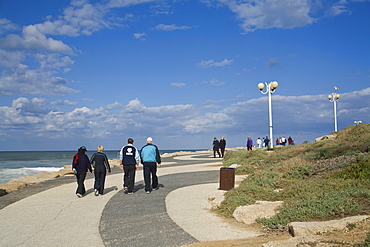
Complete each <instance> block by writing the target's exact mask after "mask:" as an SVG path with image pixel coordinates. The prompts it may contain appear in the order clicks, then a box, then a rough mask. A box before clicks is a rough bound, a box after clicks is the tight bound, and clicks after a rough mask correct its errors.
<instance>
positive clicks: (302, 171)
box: [283, 164, 314, 179]
mask: <svg viewBox="0 0 370 247" xmlns="http://www.w3.org/2000/svg"><path fill="white" fill-rule="evenodd" d="M313 171H314V166H313V165H311V164H310V165H304V166H293V167H292V168H290V170H288V171H287V172H286V173H285V174H284V176H283V177H284V178H287V179H304V178H306V177H309V176H310V175H311V174H312V172H313Z"/></svg>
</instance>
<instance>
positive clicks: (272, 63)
mask: <svg viewBox="0 0 370 247" xmlns="http://www.w3.org/2000/svg"><path fill="white" fill-rule="evenodd" d="M277 65H279V59H277V58H276V57H273V58H270V59H269V60H268V61H267V66H268V67H270V68H271V67H275V66H277Z"/></svg>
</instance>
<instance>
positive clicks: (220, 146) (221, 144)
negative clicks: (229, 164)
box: [212, 136, 226, 158]
mask: <svg viewBox="0 0 370 247" xmlns="http://www.w3.org/2000/svg"><path fill="white" fill-rule="evenodd" d="M212 146H213V158H216V153H217V154H218V157H219V158H223V157H224V154H225V148H226V140H225V137H224V136H221V139H220V140H217V137H215V138H213V144H212ZM220 150H221V153H220Z"/></svg>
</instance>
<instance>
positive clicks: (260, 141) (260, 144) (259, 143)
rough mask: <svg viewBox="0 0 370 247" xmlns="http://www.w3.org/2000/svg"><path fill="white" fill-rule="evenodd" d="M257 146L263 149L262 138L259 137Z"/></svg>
mask: <svg viewBox="0 0 370 247" xmlns="http://www.w3.org/2000/svg"><path fill="white" fill-rule="evenodd" d="M256 144H257V145H258V148H261V146H262V140H261V138H259V137H258V139H257V141H256Z"/></svg>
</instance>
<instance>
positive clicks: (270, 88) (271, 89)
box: [257, 81, 279, 149]
mask: <svg viewBox="0 0 370 247" xmlns="http://www.w3.org/2000/svg"><path fill="white" fill-rule="evenodd" d="M265 85H266V91H265V92H263V91H262V90H263V89H264V88H265ZM278 85H279V84H278V83H277V81H272V82H270V83H267V82H265V83H262V82H261V83H258V85H257V87H258V89H259V90H260V91H261V93H262V94H268V96H269V125H270V149H273V148H274V143H273V142H274V139H273V137H272V102H271V95H272V94H273V93H274V92H275V90H276V88H277V87H278Z"/></svg>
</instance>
